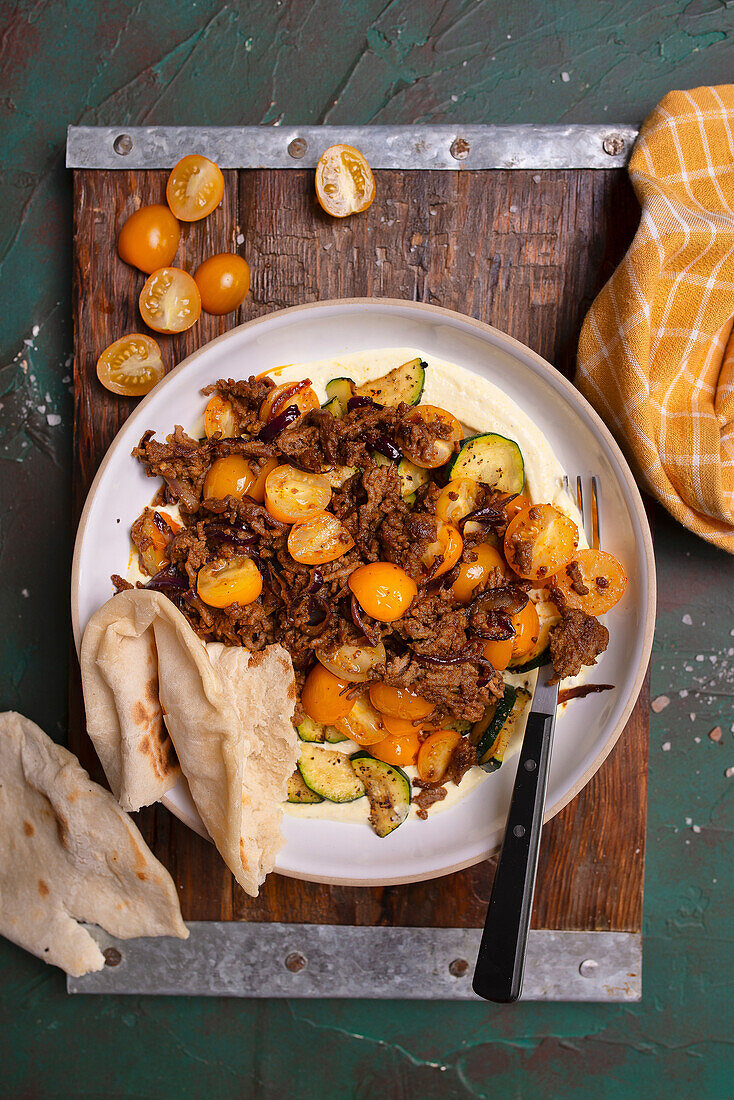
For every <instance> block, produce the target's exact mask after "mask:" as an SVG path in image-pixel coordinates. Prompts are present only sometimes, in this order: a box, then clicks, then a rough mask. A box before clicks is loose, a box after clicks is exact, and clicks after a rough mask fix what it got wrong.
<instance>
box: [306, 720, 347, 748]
mask: <svg viewBox="0 0 734 1100" xmlns="http://www.w3.org/2000/svg"><path fill="white" fill-rule="evenodd" d="M296 731H297V733H298V736H299V737H300V738H301V740H302V741H309V742H311V743H323V742H324V741H328V742H329V744H330V745H338V744H339V742H340V741H348V740H349V738H348V737H345V736H344V734H343V733H339V730H338V729H334V727H333V726H324V725H322V724H321V722H314V720H313V718H304V719H303V721H302V722H300V723H299V724H298V725H297V726H296Z"/></svg>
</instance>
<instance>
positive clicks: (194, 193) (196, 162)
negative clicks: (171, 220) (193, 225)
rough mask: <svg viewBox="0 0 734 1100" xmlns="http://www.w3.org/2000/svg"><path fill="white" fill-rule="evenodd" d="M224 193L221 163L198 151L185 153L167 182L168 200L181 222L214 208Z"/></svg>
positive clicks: (209, 212)
mask: <svg viewBox="0 0 734 1100" xmlns="http://www.w3.org/2000/svg"><path fill="white" fill-rule="evenodd" d="M223 194H224V176H223V175H222V173H221V171H220V169H219V166H218V165H217V164H215V163H214V161H213V160H209V158H208V157H202V156H200V155H199V154H198V153H193V154H190V155H189V156H187V157H182V158H181V160H180V161H179V162H178V164H176V165H174V167H173V169H172V171H171V174H170V176H169V177H168V183H167V184H166V202H167V203H168V205H169V206H170V208H171V210H172V211H173V213H174V214H175V215H176V217H177V218H180V219H181V221H182V222H198V221H199V220H200V219H201V218H205V217H206V216H207V215H208V214H211V212H212V210H215V209H216V207H217V206H219V204H220V202H221V201H222V195H223Z"/></svg>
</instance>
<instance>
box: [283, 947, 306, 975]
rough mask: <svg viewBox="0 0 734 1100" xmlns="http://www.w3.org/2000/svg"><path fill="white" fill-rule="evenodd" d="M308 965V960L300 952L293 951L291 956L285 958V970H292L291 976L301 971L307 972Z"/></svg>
mask: <svg viewBox="0 0 734 1100" xmlns="http://www.w3.org/2000/svg"><path fill="white" fill-rule="evenodd" d="M307 965H308V963H307V960H306V959H305V958H304V957H303V955H301V954H300V953H299V952H298V951H291V953H290V955H286V957H285V968H286V970H290V972H291V974H297V973H298V972H299V970H305V968H306V966H307Z"/></svg>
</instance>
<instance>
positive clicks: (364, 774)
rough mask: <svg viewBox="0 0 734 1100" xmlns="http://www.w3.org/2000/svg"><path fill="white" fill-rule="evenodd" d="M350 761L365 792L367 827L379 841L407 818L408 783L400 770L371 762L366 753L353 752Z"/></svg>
mask: <svg viewBox="0 0 734 1100" xmlns="http://www.w3.org/2000/svg"><path fill="white" fill-rule="evenodd" d="M351 761H352V767H353V768H354V770H355V772H356V773H357V775H358V776H359V778H360V779H361V780H362V782H363V783H364V785H365V787H366V789H367V798H368V799H369V802H370V825H371V826H372V828H373V829H374V831H375V832H376V833H377V835H378V836H379V837H386V836H389V834H390V833H392V832H394V830H395V829H397V827H398V825H402V824H403V822H404V821H405V819H406V817H407V816H408V811H409V810H410V799H411V788H410V780H409V779H408V777H407V775H406V774H405V772H404V771H403V769H402V768H398V767H396V766H395V765H394V764H386V763H385V762H384V760H375V758H374V756H370V754H369V753H368V752H355V753H354V755H353V756H352V757H351Z"/></svg>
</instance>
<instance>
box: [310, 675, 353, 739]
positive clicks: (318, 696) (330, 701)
mask: <svg viewBox="0 0 734 1100" xmlns="http://www.w3.org/2000/svg"><path fill="white" fill-rule="evenodd" d="M349 687H350V684H349V683H348V682H347V681H346V680H340V679H339V677H338V676H334V675H333V674H332V673H331V672H328V671H327V670H326V669H325V668H324V666H323V665H320V664H318V663H316V664H315V665H314V666H313V668H312V669H311V671H310V672H309V674H308V676H307V677H306V682H305V684H304V685H303V688H302V689H301V706H302V707H303V709H304V711H305V712H306V714H307V715H308V717H309V718H311V719H313V721H314V722H320V723H321V724H322V725H325V726H333V725H334V723H335V722H338V721H339V719H340V718H344V717H345V715H347V714H349V712H350V710H351V709H352V707H353V706H354V702H355V700H354V699H348V698H347V696H346V695H345V694H344V692H345V691H346V690H347V689H348V688H349Z"/></svg>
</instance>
